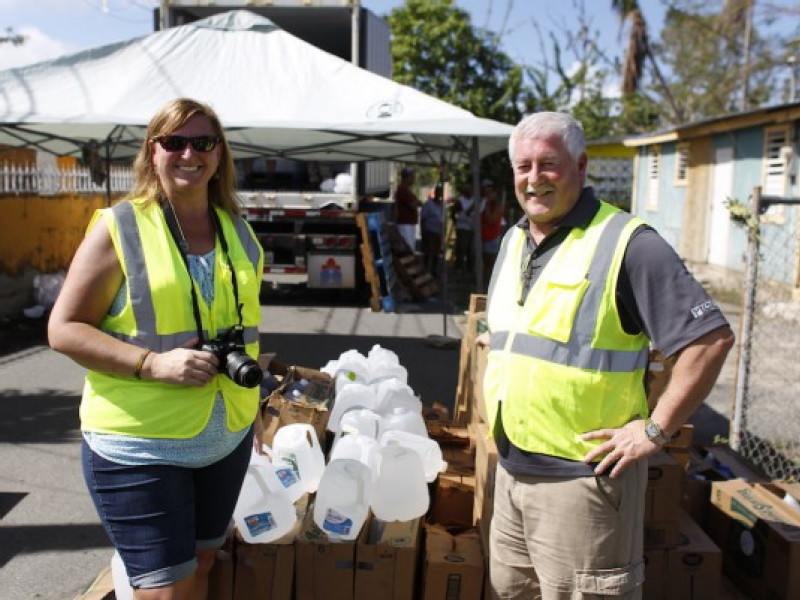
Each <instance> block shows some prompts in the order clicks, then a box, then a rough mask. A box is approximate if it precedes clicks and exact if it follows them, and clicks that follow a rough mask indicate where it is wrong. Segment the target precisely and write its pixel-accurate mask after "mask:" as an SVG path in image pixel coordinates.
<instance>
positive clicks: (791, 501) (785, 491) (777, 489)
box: [755, 479, 800, 516]
mask: <svg viewBox="0 0 800 600" xmlns="http://www.w3.org/2000/svg"><path fill="white" fill-rule="evenodd" d="M755 486H756V487H758V488H763V489H764V490H766V491H768V492H770V493H771V494H774V495H775V497H776V499H777V500H779V501H781V502H783V503H784V504H786V505H787V506H788V507H790V508H793V509H795V510H798V516H800V508H798V507H800V483H796V482H789V481H781V480H780V479H773V480H772V481H770V482H769V483H756V484H755Z"/></svg>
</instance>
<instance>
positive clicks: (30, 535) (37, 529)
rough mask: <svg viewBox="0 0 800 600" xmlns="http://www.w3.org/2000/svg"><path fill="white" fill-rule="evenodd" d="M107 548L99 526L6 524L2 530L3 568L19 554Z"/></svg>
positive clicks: (0, 530) (0, 540)
mask: <svg viewBox="0 0 800 600" xmlns="http://www.w3.org/2000/svg"><path fill="white" fill-rule="evenodd" d="M108 546H109V541H108V536H107V535H106V532H105V529H103V526H102V525H100V524H97V525H90V524H83V525H77V524H71V525H53V524H47V525H4V526H3V527H2V528H1V529H0V568H2V567H3V566H4V565H5V564H6V563H7V562H8V561H9V560H11V559H12V558H14V557H15V556H17V555H19V554H34V553H37V552H53V551H55V552H66V551H71V550H83V549H87V548H106V547H108ZM45 575H46V574H44V573H43V574H42V576H45Z"/></svg>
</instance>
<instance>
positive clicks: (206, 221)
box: [48, 98, 263, 600]
mask: <svg viewBox="0 0 800 600" xmlns="http://www.w3.org/2000/svg"><path fill="white" fill-rule="evenodd" d="M134 172H135V177H136V181H135V183H134V186H133V189H132V191H131V192H130V194H129V195H128V196H127V197H126V198H125V199H124V200H123V201H122V202H120V203H118V204H116V205H114V206H113V207H111V208H105V209H101V210H98V211H97V212H96V213H95V215H94V217H93V218H92V220H91V222H90V224H89V228H88V232H87V235H86V238H85V239H84V241H83V242H82V244H81V245H80V247H79V248H78V251H77V253H76V254H75V257H74V259H73V261H72V264H71V266H70V269H69V272H68V274H67V277H66V280H65V282H64V286H63V288H62V290H61V294H60V295H59V297H58V299H57V301H56V303H55V306H54V307H53V311H52V313H51V316H50V321H49V324H48V335H49V341H50V345H51V346H52V347H53V348H54V349H55V350H57V351H59V352H62V353H64V354H66V355H67V356H69V357H70V358H72V359H73V360H75V361H76V362H77V363H79V364H80V365H82V366H83V367H85V368H86V369H88V373H87V375H86V382H85V386H84V390H83V398H82V400H81V405H80V418H81V430H82V432H83V448H82V459H83V469H84V475H85V478H86V483H87V486H88V488H89V492H90V494H91V496H92V499H93V500H94V503H95V506H96V508H97V512H98V515H99V516H100V519H101V520H102V522H103V525H104V527H105V529H106V532H107V533H108V535H109V537H110V539H111V541H112V543H113V545H114V547H115V548H116V549H117V551H118V552H119V554H120V556H121V558H122V561H123V563H124V564H125V567H126V571H127V573H128V576H129V580H130V584H131V586H132V587H133V588H134V590H135V597H136V598H137V599H175V598H179V599H192V600H197V599H201V600H202V599H204V598H206V596H207V587H208V573H209V570H210V569H211V566H212V564H213V562H214V556H215V553H216V551H217V549H218V548H219V547H220V546H221V544H222V543H223V541H224V538H225V535H226V532H227V528H228V524H229V523H230V520H231V516H232V514H233V510H234V506H235V503H236V500H237V497H238V494H239V489H240V487H241V484H242V481H243V479H244V476H245V472H246V469H247V466H248V463H249V460H250V455H251V452H252V448H253V445H254V443H258V442H257V439H260V434H258V433H257V435H256V436H255V438H254V434H253V428H254V423H255V424H256V426H257V425H258V424H259V423H260V420H259V419H256V418H255V417H256V414H257V409H258V403H259V388H258V383H257V382H255V385H254V386H253V387H250V386H252V384H253V383H254V382H253V381H252V380H249V379H248V381H246V382H245V381H239V380H236V381H234V379H232V378H231V376H228V374H227V372H226V373H225V374H223V371H222V369H223V365H221V364H220V359H221V358H223V359H224V358H225V356H222V355H218V353H217V351H209V349H205V350H204V349H201V345H203V344H206V343H208V342H212V343H213V341H217V342H219V341H221V340H227V341H228V342H229V343H230V344H235V345H236V348H237V352H240V353H241V359H242V365H243V366H246V365H249V370H248V373H249V374H253V373H257V374H258V375H259V377H258V378H257V379H259V380H260V374H261V371H260V369H258V365H257V364H256V363H250V362H249V361H250V360H252V359H255V358H257V356H258V345H259V334H258V325H259V321H260V316H261V308H260V304H259V288H260V282H261V273H262V269H263V252H262V250H261V246H260V245H259V243H258V240H257V239H256V237H255V235H254V234H253V231H252V230H251V229H250V226H249V225H248V224H247V223H246V222H245V221H244V220H243V219H242V218H241V217H240V216H239V211H238V207H237V204H236V199H235V195H234V183H235V178H236V172H235V169H234V166H233V160H232V157H231V152H230V148H229V146H228V143H227V141H226V139H225V134H224V132H223V130H222V126H221V124H220V121H219V119H218V118H217V116H216V114H215V113H214V111H213V110H212V109H211V108H210V107H208V106H206V105H205V104H201V103H199V102H196V101H194V100H191V99H187V98H179V99H176V100H172V101H170V102H168V103H167V104H166V105H165V106H163V107H162V108H160V109H159V110H158V111H157V112H156V114H155V115H154V116H153V118H152V119H151V121H150V123H149V125H148V127H147V137H146V138H145V139H144V141H143V142H142V145H141V147H140V149H139V152H138V155H137V157H136V161H135V163H134ZM211 350H213V349H211ZM253 366H255V368H256V369H258V371H253V370H252V367H253ZM254 439H255V440H256V441H254Z"/></svg>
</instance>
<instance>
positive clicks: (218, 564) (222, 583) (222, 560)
mask: <svg viewBox="0 0 800 600" xmlns="http://www.w3.org/2000/svg"><path fill="white" fill-rule="evenodd" d="M234 560H235V559H234V542H233V536H228V537H227V538H226V539H225V541H224V542H223V544H222V547H221V548H220V549H219V550H217V555H216V557H215V560H214V566H212V567H211V572H210V573H209V574H208V600H233V573H234V569H235V562H234Z"/></svg>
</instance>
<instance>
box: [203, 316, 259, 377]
mask: <svg viewBox="0 0 800 600" xmlns="http://www.w3.org/2000/svg"><path fill="white" fill-rule="evenodd" d="M200 350H203V351H205V352H211V354H213V355H214V356H216V357H217V360H219V371H220V373H223V374H225V375H227V376H228V377H230V378H231V380H232V381H233V382H234V383H235V384H236V385H240V386H242V387H246V388H254V387H256V386H257V385H259V384H260V383H261V380H262V379H263V377H264V374H263V373H262V371H261V367H260V366H258V363H257V362H256V361H255V360H253V359H252V358H251V357H250V356H249V355H248V354H247V353H246V352H245V350H244V329H243V328H242V327H241V326H240V325H236V326H234V327H231V328H230V329H229V330H228V331H227V332H226V333H225V335H223V336H222V337H217V338H215V339H213V340H206V341H205V342H204V343H203V344H201V346H200Z"/></svg>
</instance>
